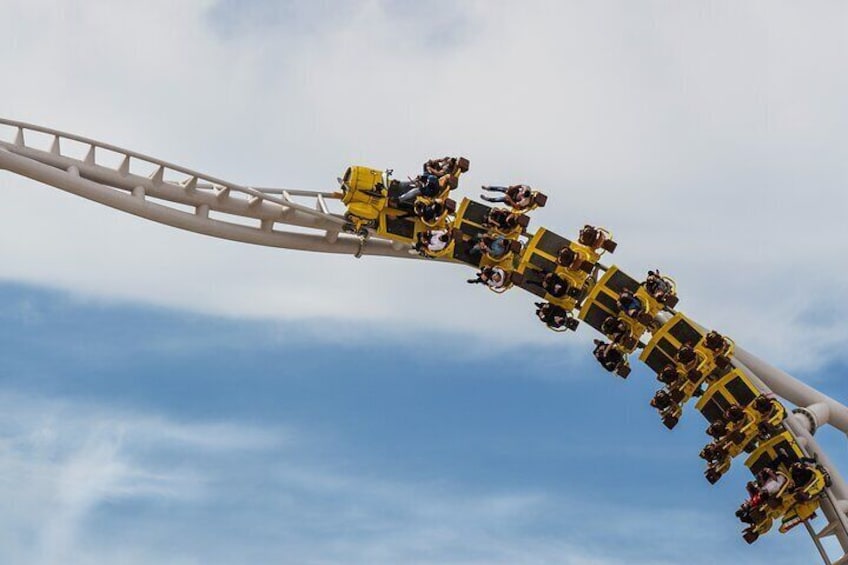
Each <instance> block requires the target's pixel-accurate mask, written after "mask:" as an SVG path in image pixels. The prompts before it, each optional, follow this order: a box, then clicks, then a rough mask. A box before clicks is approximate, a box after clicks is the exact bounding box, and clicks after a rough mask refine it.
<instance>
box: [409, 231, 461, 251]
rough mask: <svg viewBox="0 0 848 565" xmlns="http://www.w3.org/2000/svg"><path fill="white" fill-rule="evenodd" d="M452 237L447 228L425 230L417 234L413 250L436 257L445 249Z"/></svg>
mask: <svg viewBox="0 0 848 565" xmlns="http://www.w3.org/2000/svg"><path fill="white" fill-rule="evenodd" d="M452 239H453V235H452V233H451V232H450V231H449V230H444V229H442V230H426V231H423V232H420V233H419V234H418V241H416V243H415V250H416V251H418V253H419V254H420V255H423V256H425V257H438V256H440V255H442V254H443V253H444V252H445V251H446V250H447V248H448V246H449V245H450V244H451V242H452Z"/></svg>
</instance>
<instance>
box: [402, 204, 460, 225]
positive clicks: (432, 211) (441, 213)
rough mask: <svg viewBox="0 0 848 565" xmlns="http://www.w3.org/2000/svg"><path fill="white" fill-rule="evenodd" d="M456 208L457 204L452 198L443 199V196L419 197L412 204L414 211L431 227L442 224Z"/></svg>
mask: <svg viewBox="0 0 848 565" xmlns="http://www.w3.org/2000/svg"><path fill="white" fill-rule="evenodd" d="M455 209H456V206H455V204H454V202H453V201H452V200H443V199H441V198H435V199H432V200H426V199H423V198H419V199H417V200H416V201H415V203H414V204H413V205H412V213H413V214H414V215H415V216H416V217H418V218H420V219H421V221H422V222H423V223H424V225H426V226H428V227H431V228H433V227H437V226H439V225H440V224H442V223H443V222H444V219H445V217H446V216H447V215H448V213H449V212H452V211H454V210H455Z"/></svg>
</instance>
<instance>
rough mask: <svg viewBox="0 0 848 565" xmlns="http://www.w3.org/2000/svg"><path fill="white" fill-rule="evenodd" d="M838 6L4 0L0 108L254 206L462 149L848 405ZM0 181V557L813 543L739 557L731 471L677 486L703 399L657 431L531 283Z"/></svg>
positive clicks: (710, 320)
mask: <svg viewBox="0 0 848 565" xmlns="http://www.w3.org/2000/svg"><path fill="white" fill-rule="evenodd" d="M846 24H848V6H846V5H844V4H841V3H831V2H814V3H807V4H805V5H804V6H800V5H799V6H794V5H792V4H788V3H787V4H778V3H773V2H756V1H750V2H738V3H733V4H726V3H718V2H710V3H704V2H695V1H692V2H675V3H673V4H670V3H666V2H653V1H645V2H642V3H633V2H628V1H613V0H609V1H602V2H592V3H586V2H554V1H543V0H537V1H528V2H522V3H520V4H519V3H513V2H500V1H490V0H467V1H462V2H447V1H432V2H425V3H421V2H416V3H414V4H413V3H409V2H399V1H394V2H390V1H383V0H363V1H350V2H342V1H340V2H306V1H292V2H261V1H255V2H229V1H214V0H184V1H181V2H179V3H173V2H169V1H166V0H151V1H150V2H145V3H143V4H141V3H133V2H109V3H94V2H89V3H76V4H69V3H65V2H60V1H58V0H36V1H33V0H0V38H2V39H0V45H2V46H3V47H4V52H5V53H7V54H8V56H5V57H3V58H2V59H0V73H2V74H3V76H4V77H8V80H5V81H4V91H3V93H4V94H3V100H2V104H0V115H2V116H3V117H7V118H11V119H19V120H23V121H31V122H34V123H37V124H41V125H45V126H49V127H55V128H58V129H63V130H67V131H71V132H74V133H78V134H80V135H85V136H88V137H92V138H95V139H101V140H103V141H106V142H109V143H114V144H118V145H123V146H126V147H128V148H130V149H134V150H137V151H140V152H144V153H148V154H151V155H155V156H157V157H161V158H163V159H166V160H169V161H173V162H176V163H180V164H183V165H185V166H187V167H190V168H196V169H199V170H202V171H205V172H207V173H208V174H210V175H214V176H219V177H222V178H227V179H231V180H233V181H235V182H239V183H243V184H252V185H255V186H285V187H291V188H306V189H313V190H323V189H327V188H328V187H331V186H332V185H333V183H334V179H335V178H336V176H338V174H339V173H340V172H341V171H342V170H343V169H344V167H345V166H347V165H348V164H350V163H360V164H365V165H372V166H377V167H391V168H394V169H395V170H396V171H398V172H399V174H404V173H401V172H402V171H403V172H406V171H415V170H417V169H418V167H420V162H421V161H422V160H423V159H425V158H427V157H429V156H432V155H442V154H448V153H450V154H463V155H466V156H468V157H469V158H470V159H471V162H472V168H471V171H470V172H469V174H468V175H466V176H465V177H464V178H463V186H462V190H463V194H464V195H470V196H473V195H474V193H475V190H474V188H475V187H476V186H479V185H480V184H489V183H503V182H505V183H510V182H528V183H530V184H532V185H534V186H536V187H539V188H541V189H543V190H544V191H545V192H547V193H548V194H549V195H550V197H551V198H550V201H549V204H548V206H546V207H545V208H543V209H540V210H538V211H536V212H534V214H533V224H532V225H533V226H538V225H544V226H546V227H549V228H551V229H554V230H556V231H558V232H559V233H562V234H563V235H569V234H574V233H576V229H577V228H578V227H579V226H581V225H582V224H583V223H586V222H589V223H595V224H601V225H605V226H607V227H609V228H610V229H612V230H613V233H614V234H615V235H616V239H617V240H618V241H619V243H620V245H619V248H618V251H617V252H616V254H615V256H614V259H615V262H616V263H618V264H619V265H621V266H622V268H624V269H625V270H626V271H628V272H630V273H631V274H633V275H634V276H639V275H640V274H642V273H644V272H645V271H647V269H649V268H657V267H659V268H661V269H662V270H663V271H664V272H667V273H669V274H671V275H672V276H674V277H675V278H676V280H677V282H678V284H679V288H680V295H681V304H680V309H681V310H683V311H684V312H686V313H687V314H690V315H692V316H693V317H694V318H695V319H697V320H698V321H700V322H701V323H703V324H704V325H707V326H710V327H714V328H717V329H720V330H721V331H723V332H724V333H727V334H728V335H730V336H732V337H733V338H735V339H736V340H737V341H738V342H739V343H740V344H743V345H744V346H745V347H746V348H748V349H750V350H752V351H754V352H756V353H758V354H761V355H762V356H763V357H765V358H767V359H769V360H770V361H772V362H774V363H775V364H777V365H779V366H781V367H782V368H785V369H787V370H790V371H792V372H793V373H794V374H797V375H799V376H800V377H802V378H803V379H804V380H805V381H808V382H812V383H815V385H816V386H817V387H819V388H820V389H822V390H823V391H824V392H826V393H828V394H830V395H832V396H834V397H836V398H845V396H846V395H845V393H846V390H845V384H844V383H845V379H844V375H845V373H846V370H845V369H846V365H848V356H846V353H845V352H846V351H848V349H846V348H845V343H846V340H848V326H846V325H845V324H844V323H843V321H844V319H845V317H846V315H848V306H846V302H845V301H844V300H842V296H843V295H844V293H845V289H847V288H848V269H846V267H845V264H844V262H843V261H842V260H841V258H842V257H843V256H844V255H845V253H846V251H848V236H846V234H845V229H844V224H845V223H844V215H845V209H846V206H848V192H846V191H845V183H846V181H848V159H845V155H846V150H848V145H846V142H845V135H844V132H845V131H846V130H848V110H846V106H845V103H844V101H845V99H846V95H848V75H846V74H845V73H844V72H842V69H843V68H844V54H845V53H846V52H848V35H846V34H845V33H844V29H845V25H846ZM69 46H72V47H69ZM6 133H8V132H4V131H0V136H2V135H5V134H6ZM0 192H2V194H3V195H4V202H3V206H2V208H0V502H2V505H1V506H2V508H3V509H4V510H0V562H2V563H6V562H11V563H36V564H52V563H82V564H86V565H88V564H90V565H100V564H104V563H110V564H111V563H116V562H117V563H128V564H131V565H134V564H136V563H177V564H183V563H185V564H193V563H198V564H200V563H203V564H207V563H212V564H216V563H221V564H229V563H245V562H250V563H291V564H301V563H315V564H319V563H320V564H324V563H363V564H366V563H367V564H371V563H378V564H379V563H385V564H394V563H439V564H441V563H456V564H469V563H475V564H476V563H480V564H483V563H486V564H488V563H505V564H507V563H508V564H513V563H558V564H569V565H590V564H591V565H613V564H623V563H628V564H633V563H635V564H637V565H639V564H676V563H681V562H684V561H685V562H687V563H704V564H707V563H715V562H716V561H717V560H718V561H721V562H728V563H753V564H758V563H763V564H765V563H768V564H770V565H773V564H787V565H788V564H796V563H807V562H809V561H810V559H811V557H812V556H813V555H814V552H813V548H812V546H811V543H810V542H809V540H807V539H806V538H805V537H804V536H803V535H802V534H801V532H793V533H791V534H790V535H787V536H779V535H777V534H774V535H770V536H767V537H765V538H764V539H762V540H761V541H759V542H758V543H757V544H756V546H755V547H752V548H751V547H748V546H746V545H745V544H744V542H743V541H742V540H741V538H740V537H739V535H738V534H739V529H740V528H739V524H738V522H737V521H736V520H735V518H734V516H733V511H734V509H735V508H736V506H737V505H738V503H739V502H740V500H741V498H742V497H743V496H744V495H743V492H744V490H743V485H744V481H745V480H746V479H747V477H746V475H745V473H744V472H743V470H742V469H740V467H741V466H740V465H735V468H734V470H733V471H732V472H731V473H730V475H729V476H728V477H726V478H725V479H724V480H722V481H721V483H720V484H719V485H716V486H715V487H710V486H709V485H708V484H707V483H706V481H705V480H704V479H703V478H702V476H701V472H702V467H701V461H700V460H699V459H698V457H697V453H698V451H699V450H700V448H701V446H702V445H703V444H704V442H705V436H704V434H703V428H704V424H703V422H702V420H701V419H700V417H699V416H698V415H697V414H692V413H691V412H692V411H691V410H690V414H688V415H687V417H686V418H684V420H683V421H682V422H681V424H680V426H679V427H678V429H676V430H674V432H669V431H667V430H665V429H664V428H663V427H662V425H661V424H660V423H659V421H658V419H657V417H656V414H655V413H654V412H653V411H652V410H651V409H650V408H649V406H648V401H649V399H650V397H651V395H652V393H653V391H654V390H655V388H656V387H657V386H658V385H657V383H655V382H654V381H653V380H652V379H651V378H650V376H649V375H647V373H646V372H645V371H644V370H642V369H637V370H636V371H634V374H633V375H632V376H631V378H630V379H629V380H628V381H626V382H623V381H620V380H618V379H616V378H614V377H611V376H610V375H608V374H606V373H604V372H603V371H601V370H600V369H599V368H598V367H597V366H596V365H595V364H594V361H593V360H592V359H591V356H590V354H589V351H590V344H591V338H592V337H594V336H593V335H592V334H591V332H589V331H586V330H583V331H581V332H578V334H577V335H568V336H567V337H563V336H556V335H553V334H552V333H551V332H547V331H546V330H544V328H541V327H540V326H539V324H538V322H537V321H536V320H535V319H534V317H533V315H532V307H531V306H530V303H531V299H530V297H528V296H526V295H522V294H520V293H517V292H512V293H509V294H507V295H504V296H499V297H496V296H494V295H492V294H491V293H488V292H484V291H483V290H482V289H481V288H479V287H476V286H470V285H465V284H464V282H463V281H464V279H465V278H467V276H468V274H469V273H467V272H465V271H463V270H461V269H459V268H457V267H453V266H450V265H436V264H432V263H430V264H428V263H424V262H411V261H388V260H381V259H377V258H366V259H363V260H359V261H357V260H354V259H352V258H349V257H337V256H314V255H308V254H299V253H290V252H285V251H280V250H276V249H266V248H258V247H249V246H244V245H238V244H234V243H231V242H226V241H218V240H212V239H208V238H204V237H200V236H197V235H194V234H189V233H185V232H180V231H177V230H173V229H169V228H165V227H162V226H159V225H155V224H149V223H146V222H144V221H142V220H139V219H137V218H133V217H129V216H123V215H120V214H118V213H115V212H113V211H111V210H109V209H106V208H102V207H99V206H96V205H93V204H91V203H88V202H85V201H82V200H80V199H78V198H76V197H72V196H70V195H67V194H64V193H61V192H59V191H56V190H53V189H49V188H45V187H40V186H38V185H36V184H34V183H32V182H29V181H26V180H25V179H21V178H18V177H14V176H12V175H9V174H6V173H3V172H2V171H0ZM411 295H413V296H415V297H417V298H419V299H420V300H410V299H409V297H410V296H411ZM422 300H423V301H424V307H422ZM424 343H426V346H424V345H422V344H424ZM821 441H822V442H824V443H825V444H826V445H827V446H828V451H829V453H830V455H831V457H833V458H834V459H835V460H837V461H838V462H840V463H841V465H842V468H843V469H845V468H846V467H845V465H844V464H845V456H844V453H845V446H844V438H842V437H839V435H838V434H832V433H831V434H828V433H822V434H821ZM705 548H708V549H705ZM717 556H719V557H717Z"/></svg>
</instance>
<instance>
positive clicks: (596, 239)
mask: <svg viewBox="0 0 848 565" xmlns="http://www.w3.org/2000/svg"><path fill="white" fill-rule="evenodd" d="M608 239H609V237H608V234H607V232H606V231H604V230H602V229H599V228H596V227H595V226H591V225H589V224H586V225H585V226H583V229H581V230H580V235H579V236H578V238H577V241H579V242H580V243H581V244H583V245H585V246H586V247H589V248H591V249H600V248H601V247H602V246H603V245H604V243H606V241H607V240H608Z"/></svg>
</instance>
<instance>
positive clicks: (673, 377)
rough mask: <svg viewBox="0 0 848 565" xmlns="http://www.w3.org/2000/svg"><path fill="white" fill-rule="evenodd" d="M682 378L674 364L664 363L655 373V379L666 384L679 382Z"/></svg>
mask: <svg viewBox="0 0 848 565" xmlns="http://www.w3.org/2000/svg"><path fill="white" fill-rule="evenodd" d="M682 378H683V375H681V374H680V372H679V371H678V370H677V368H675V366H674V365H666V366H665V367H663V368H662V370H660V372H659V373H657V380H658V381H659V382H661V383H663V384H664V385H668V386H673V385H676V384H679V383H680V382H681V379H682Z"/></svg>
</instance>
